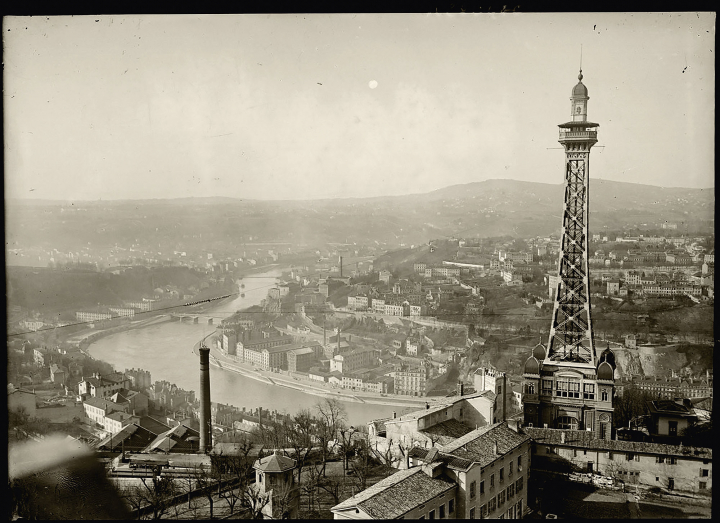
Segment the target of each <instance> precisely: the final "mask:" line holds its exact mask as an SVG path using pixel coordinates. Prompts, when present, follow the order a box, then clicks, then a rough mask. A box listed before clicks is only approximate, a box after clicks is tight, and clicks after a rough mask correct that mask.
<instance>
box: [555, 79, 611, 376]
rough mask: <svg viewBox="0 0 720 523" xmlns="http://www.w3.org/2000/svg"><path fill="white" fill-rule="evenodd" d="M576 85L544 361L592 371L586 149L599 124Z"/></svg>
mask: <svg viewBox="0 0 720 523" xmlns="http://www.w3.org/2000/svg"><path fill="white" fill-rule="evenodd" d="M582 78H583V75H582V69H581V70H580V74H579V75H578V80H580V81H579V82H578V84H577V85H576V86H575V87H574V88H573V90H572V96H571V97H570V101H571V107H572V121H570V122H567V123H564V124H560V125H559V126H558V127H560V139H559V140H558V141H559V142H560V143H561V144H562V145H563V147H564V148H565V203H564V209H563V217H562V220H563V221H562V235H561V239H560V256H559V260H558V275H559V282H558V285H557V289H556V292H555V307H554V309H553V318H552V325H551V327H550V339H549V341H548V347H547V353H546V356H545V362H546V363H549V362H568V363H575V364H578V363H579V364H588V365H592V366H593V367H595V365H596V355H595V340H594V338H593V330H592V323H591V320H590V281H589V274H588V202H589V195H588V188H589V181H590V176H589V175H590V169H589V168H590V148H591V147H592V146H593V145H595V144H596V143H597V131H596V130H595V128H596V127H598V126H599V124H596V123H592V122H588V121H587V101H588V99H589V97H588V91H587V88H586V87H585V86H584V85H583V83H582Z"/></svg>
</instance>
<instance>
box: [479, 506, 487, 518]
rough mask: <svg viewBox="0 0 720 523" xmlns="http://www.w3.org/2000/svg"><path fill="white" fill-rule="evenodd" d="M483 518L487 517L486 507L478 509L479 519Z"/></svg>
mask: <svg viewBox="0 0 720 523" xmlns="http://www.w3.org/2000/svg"><path fill="white" fill-rule="evenodd" d="M485 516H487V505H483V506H482V507H480V519H485Z"/></svg>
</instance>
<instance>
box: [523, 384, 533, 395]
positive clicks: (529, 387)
mask: <svg viewBox="0 0 720 523" xmlns="http://www.w3.org/2000/svg"><path fill="white" fill-rule="evenodd" d="M525 392H526V393H527V394H535V384H534V383H528V384H527V385H526V386H525Z"/></svg>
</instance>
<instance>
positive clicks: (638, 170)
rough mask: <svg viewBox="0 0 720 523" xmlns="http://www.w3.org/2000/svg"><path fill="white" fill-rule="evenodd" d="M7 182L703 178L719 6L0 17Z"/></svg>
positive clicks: (247, 194)
mask: <svg viewBox="0 0 720 523" xmlns="http://www.w3.org/2000/svg"><path fill="white" fill-rule="evenodd" d="M3 40H4V62H5V68H4V90H5V97H4V109H5V113H4V114H5V122H4V125H5V128H4V129H5V137H6V138H5V194H6V198H10V199H23V200H25V199H30V200H34V199H38V200H40V199H44V200H59V201H73V200H77V201H97V200H140V199H143V200H146V199H177V198H189V197H229V198H236V199H247V200H273V201H283V200H321V199H335V198H372V197H384V196H397V195H406V194H424V193H427V192H431V191H433V190H437V189H440V188H444V187H448V186H453V185H460V184H467V183H472V182H476V181H484V180H487V179H514V180H518V181H535V182H540V183H551V184H560V183H562V181H563V170H564V169H563V161H564V154H563V152H562V150H558V149H561V147H560V145H559V144H558V143H557V139H558V132H557V125H558V124H560V123H563V122H565V121H567V120H569V119H570V114H569V113H570V101H569V97H570V93H571V90H572V88H573V86H574V85H575V84H576V83H577V81H578V80H577V76H578V69H579V67H580V49H581V45H582V68H583V75H584V79H583V83H584V84H585V85H586V86H587V88H588V91H589V96H590V100H589V105H588V119H589V120H590V121H593V122H597V123H599V124H600V127H599V129H598V131H599V132H598V139H599V143H598V145H597V146H596V147H595V148H594V149H593V152H592V155H591V168H590V173H591V179H592V180H596V179H605V180H608V181H613V180H614V181H630V182H634V183H640V184H645V185H654V186H660V187H678V185H677V184H680V183H681V184H682V186H683V187H685V188H689V189H692V188H703V189H705V188H713V187H714V111H715V105H714V104H715V99H714V93H715V77H714V57H713V53H714V49H715V13H668V14H653V13H556V14H523V13H514V14H513V13H505V14H394V15H393V14H389V15H375V14H360V15H352V14H347V15H346V14H342V15H334V14H326V15H302V14H300V15H203V16H197V15H143V16H126V15H108V16H105V15H103V16H73V17H70V16H58V17H5V18H4V19H3Z"/></svg>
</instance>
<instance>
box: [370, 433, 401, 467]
mask: <svg viewBox="0 0 720 523" xmlns="http://www.w3.org/2000/svg"><path fill="white" fill-rule="evenodd" d="M392 445H393V441H392V439H390V440H388V444H387V447H385V448H383V449H378V448H377V443H376V444H375V448H373V447H372V446H370V445H369V444H368V449H369V451H370V452H371V453H372V455H373V456H374V458H375V459H377V460H378V461H379V462H380V463H382V464H383V465H385V467H386V468H388V469H392V468H396V464H397V463H398V462H399V461H400V458H399V457H398V455H397V454H396V453H395V452H393V449H392Z"/></svg>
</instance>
